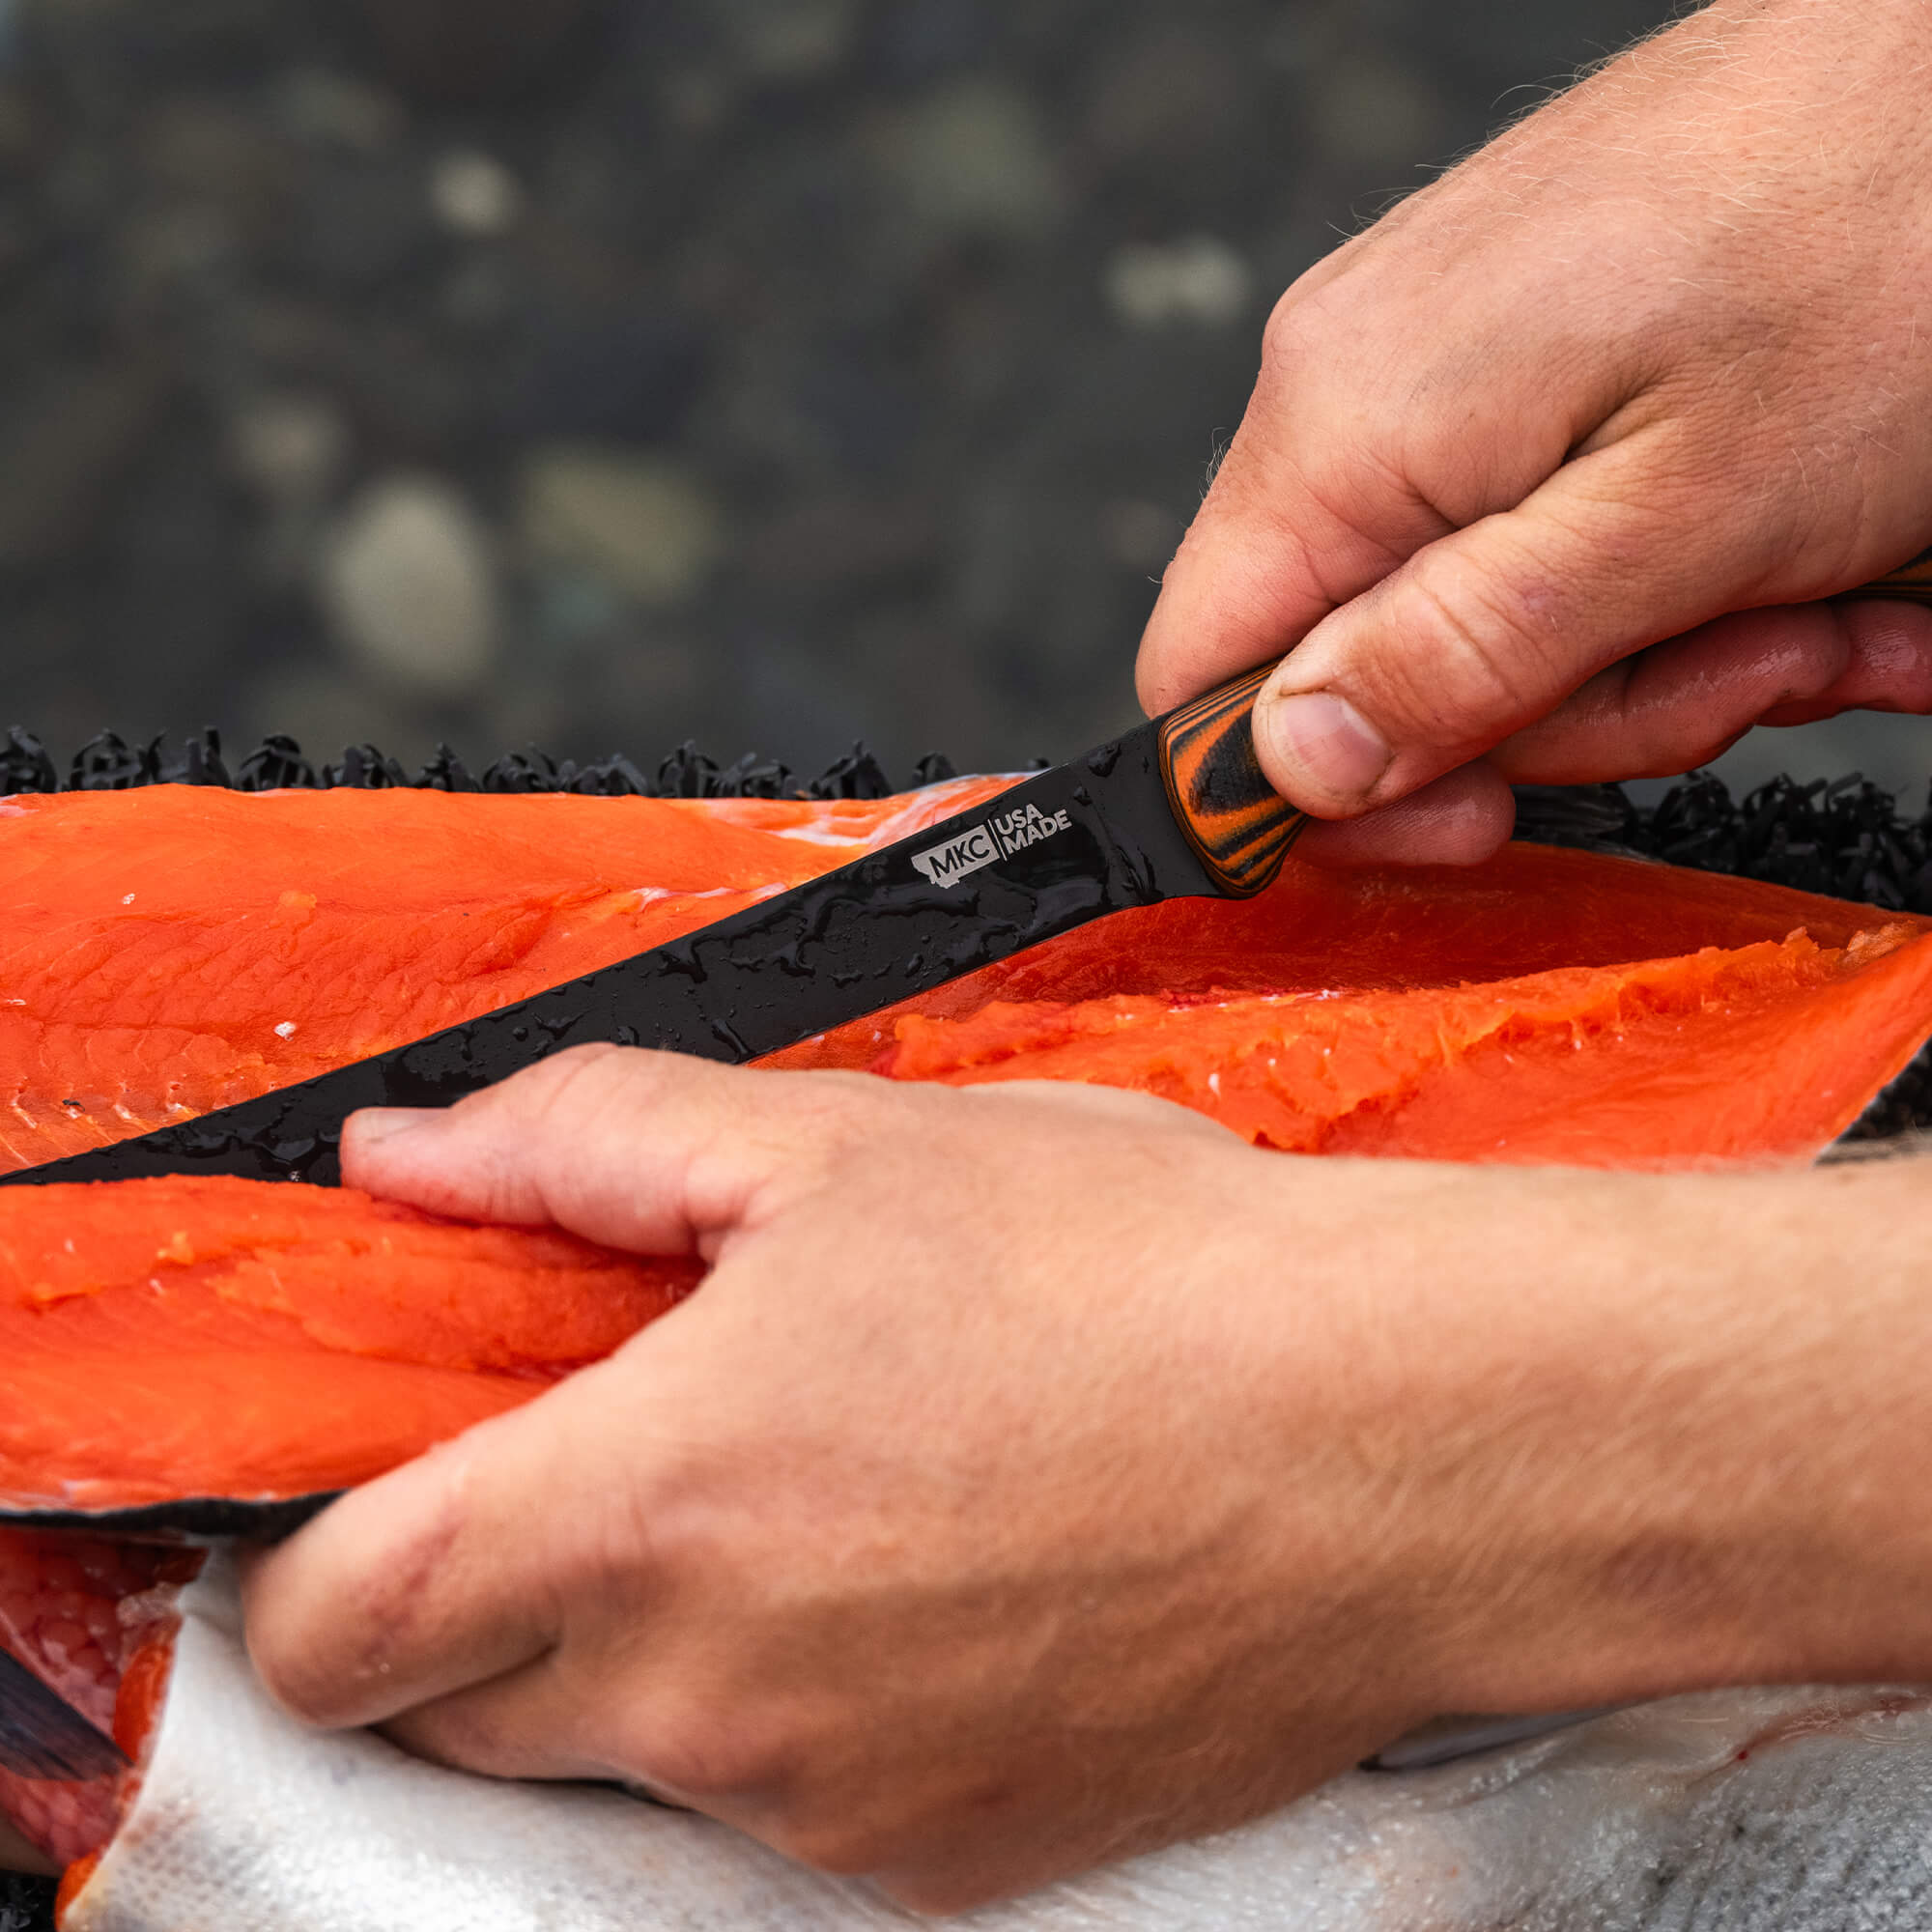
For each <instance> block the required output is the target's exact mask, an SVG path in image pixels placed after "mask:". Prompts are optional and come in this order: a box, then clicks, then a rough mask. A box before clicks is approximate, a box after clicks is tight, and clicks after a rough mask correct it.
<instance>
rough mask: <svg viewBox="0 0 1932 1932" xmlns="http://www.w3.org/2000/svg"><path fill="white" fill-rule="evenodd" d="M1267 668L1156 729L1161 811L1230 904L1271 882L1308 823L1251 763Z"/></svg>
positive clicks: (1255, 763) (1202, 699)
mask: <svg viewBox="0 0 1932 1932" xmlns="http://www.w3.org/2000/svg"><path fill="white" fill-rule="evenodd" d="M1273 674H1274V666H1273V665H1264V666H1263V667H1262V668H1261V669H1259V670H1251V671H1249V672H1248V673H1247V674H1246V675H1245V676H1243V677H1237V678H1236V679H1235V680H1234V682H1233V683H1231V684H1224V685H1221V686H1219V687H1217V688H1216V689H1215V690H1213V691H1210V692H1208V695H1207V696H1205V697H1197V698H1196V699H1195V700H1194V702H1193V703H1192V704H1183V705H1182V706H1181V707H1180V709H1179V711H1170V712H1169V713H1168V714H1167V716H1166V717H1165V718H1163V719H1162V720H1161V721H1160V728H1159V733H1158V740H1159V746H1160V777H1161V782H1162V783H1163V784H1164V785H1165V786H1166V787H1167V806H1168V810H1170V811H1172V812H1173V813H1174V822H1175V823H1176V824H1177V825H1178V826H1179V827H1180V830H1181V833H1182V834H1183V836H1184V837H1185V838H1186V839H1187V842H1188V843H1189V844H1190V845H1191V846H1193V848H1194V852H1195V856H1196V857H1197V858H1198V859H1199V860H1200V861H1201V863H1202V864H1203V865H1204V866H1206V867H1208V875H1209V876H1210V877H1211V878H1212V879H1213V881H1214V883H1215V885H1216V887H1218V888H1219V890H1220V891H1221V892H1223V893H1225V894H1226V895H1228V897H1230V898H1234V899H1245V898H1252V897H1253V896H1254V895H1255V894H1257V893H1258V892H1260V891H1261V890H1262V888H1263V887H1264V886H1266V885H1268V884H1270V883H1271V882H1272V881H1273V878H1274V875H1275V874H1276V873H1277V872H1279V871H1280V870H1281V862H1282V861H1283V860H1284V859H1285V858H1287V856H1288V848H1289V847H1290V846H1291V845H1293V843H1294V841H1295V839H1296V838H1297V837H1299V835H1300V832H1301V828H1302V827H1303V826H1304V825H1306V824H1307V823H1308V814H1307V813H1306V812H1305V811H1297V810H1295V809H1294V807H1293V806H1292V805H1290V804H1289V803H1288V801H1287V800H1286V799H1284V798H1283V797H1282V796H1281V794H1280V793H1279V792H1278V791H1276V790H1275V788H1274V787H1273V785H1271V784H1269V783H1268V781H1267V779H1266V778H1265V776H1264V774H1263V772H1262V766H1261V760H1260V759H1259V758H1257V757H1256V756H1255V731H1254V724H1255V698H1256V696H1257V695H1258V694H1259V693H1260V691H1261V688H1262V686H1263V685H1264V684H1265V683H1266V682H1267V681H1268V679H1269V678H1270V677H1271V676H1272V675H1273Z"/></svg>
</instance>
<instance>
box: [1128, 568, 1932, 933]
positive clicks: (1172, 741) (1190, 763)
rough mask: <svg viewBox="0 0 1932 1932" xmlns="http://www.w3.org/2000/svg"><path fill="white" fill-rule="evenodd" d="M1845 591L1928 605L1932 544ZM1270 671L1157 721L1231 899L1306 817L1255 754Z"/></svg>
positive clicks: (1270, 869)
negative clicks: (1259, 703)
mask: <svg viewBox="0 0 1932 1932" xmlns="http://www.w3.org/2000/svg"><path fill="white" fill-rule="evenodd" d="M1847 595H1849V596H1853V597H1896V598H1901V599H1904V600H1905V601H1907V602H1910V603H1914V604H1932V550H1928V551H1924V552H1921V553H1920V554H1919V555H1918V556H1916V557H1914V558H1913V559H1912V561H1911V562H1910V563H1908V564H1905V565H1904V566H1902V567H1901V568H1900V569H1898V570H1894V571H1891V572H1890V573H1889V574H1888V575H1887V576H1884V577H1879V578H1874V579H1873V580H1872V582H1869V583H1865V584H1861V586H1860V587H1859V588H1858V589H1856V590H1853V591H1850V592H1848V593H1847ZM1273 671H1274V666H1273V665H1264V666H1263V667H1262V668H1261V669H1260V670H1251V671H1249V672H1248V673H1247V675H1246V676H1244V677H1237V678H1236V679H1235V681H1234V682H1233V683H1232V684H1224V685H1222V686H1221V687H1220V688H1219V689H1218V690H1216V691H1210V692H1209V693H1208V695H1207V696H1205V697H1197V698H1196V699H1195V700H1194V702H1193V703H1192V704H1184V705H1182V706H1181V708H1180V709H1179V711H1170V712H1169V713H1168V714H1167V716H1166V717H1165V718H1163V719H1162V720H1161V721H1160V775H1161V781H1162V782H1163V783H1164V784H1165V785H1166V787H1167V802H1168V806H1169V809H1170V810H1172V811H1173V813H1174V817H1175V822H1176V823H1177V824H1178V825H1179V827H1180V829H1181V831H1182V832H1183V833H1184V834H1185V835H1186V838H1187V842H1188V843H1189V844H1190V845H1191V846H1193V848H1194V850H1195V853H1196V855H1197V856H1198V857H1199V858H1200V860H1201V862H1202V863H1203V864H1204V865H1205V866H1206V867H1208V871H1209V872H1210V873H1211V874H1212V876H1213V878H1214V882H1215V883H1216V885H1218V886H1219V887H1220V889H1221V890H1222V891H1223V892H1224V893H1226V894H1227V895H1229V896H1230V897H1231V898H1241V899H1244V898H1251V897H1252V896H1253V895H1255V894H1256V893H1258V892H1260V891H1261V890H1262V888H1263V887H1264V886H1266V885H1268V884H1269V883H1270V882H1271V881H1272V880H1273V878H1274V875H1275V874H1276V873H1277V872H1279V871H1280V870H1281V862H1282V861H1283V860H1284V859H1285V858H1286V857H1287V856H1288V848H1289V847H1290V846H1291V845H1293V843H1294V841H1295V839H1296V838H1297V837H1298V836H1299V835H1300V832H1301V828H1302V827H1303V826H1304V825H1306V824H1307V823H1308V815H1307V813H1306V812H1301V811H1297V810H1295V809H1294V808H1293V806H1292V805H1290V804H1288V802H1287V801H1286V800H1284V799H1283V798H1282V797H1281V796H1280V795H1279V794H1278V793H1277V792H1276V791H1275V789H1274V787H1273V786H1272V785H1271V784H1269V783H1268V781H1267V780H1266V779H1265V778H1264V776H1263V775H1262V767H1261V760H1260V759H1259V758H1257V757H1256V756H1255V734H1254V716H1255V699H1256V697H1257V696H1259V695H1260V693H1261V688H1262V686H1263V685H1264V684H1265V683H1266V682H1267V681H1268V678H1269V677H1270V675H1271V674H1272V673H1273Z"/></svg>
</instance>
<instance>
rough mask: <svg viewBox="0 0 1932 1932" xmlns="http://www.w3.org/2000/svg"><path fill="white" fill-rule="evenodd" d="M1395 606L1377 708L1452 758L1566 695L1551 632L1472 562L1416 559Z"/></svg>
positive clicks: (1425, 554) (1426, 554) (1449, 557)
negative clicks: (1391, 643) (1450, 753)
mask: <svg viewBox="0 0 1932 1932" xmlns="http://www.w3.org/2000/svg"><path fill="white" fill-rule="evenodd" d="M1399 599H1400V609H1399V614H1396V615H1395V617H1394V621H1393V622H1391V623H1390V624H1389V625H1388V627H1387V635H1388V636H1389V637H1390V638H1391V639H1394V640H1395V648H1394V649H1391V650H1386V651H1384V652H1383V653H1381V655H1380V658H1379V661H1378V671H1379V676H1378V678H1377V680H1376V682H1377V683H1378V685H1380V686H1381V689H1380V690H1379V691H1378V693H1377V698H1378V709H1379V710H1380V711H1381V712H1382V714H1383V715H1384V716H1387V715H1388V713H1389V711H1391V710H1393V711H1395V712H1396V713H1397V714H1399V718H1400V722H1401V723H1402V724H1403V725H1406V726H1408V727H1409V728H1410V729H1411V730H1414V731H1417V732H1419V733H1421V734H1422V735H1423V736H1424V737H1425V738H1426V739H1428V740H1429V741H1430V742H1432V743H1435V744H1438V745H1440V746H1441V747H1442V748H1443V749H1445V750H1451V749H1458V748H1461V747H1463V746H1464V745H1468V744H1472V743H1476V742H1478V741H1482V740H1487V739H1491V738H1494V737H1498V736H1500V735H1501V734H1502V733H1503V732H1505V731H1507V730H1509V729H1511V728H1512V727H1514V726H1515V725H1520V724H1523V723H1526V722H1527V721H1528V720H1529V719H1530V718H1532V717H1534V716H1535V715H1536V714H1537V713H1538V712H1539V711H1540V710H1541V709H1543V708H1544V707H1545V705H1547V704H1548V702H1550V701H1551V700H1552V699H1554V698H1555V697H1557V696H1561V695H1562V694H1563V692H1564V690H1565V689H1566V688H1567V685H1566V681H1565V679H1564V676H1563V674H1562V669H1561V668H1560V663H1559V659H1560V646H1559V644H1558V643H1557V641H1556V638H1557V632H1556V629H1555V627H1553V626H1552V627H1545V626H1544V625H1541V624H1539V623H1538V622H1537V620H1536V617H1535V615H1534V613H1533V611H1531V610H1530V609H1528V608H1526V607H1525V604H1524V602H1523V600H1522V599H1521V598H1520V596H1518V595H1515V594H1512V592H1511V591H1510V590H1509V588H1508V587H1507V586H1505V585H1504V584H1502V583H1501V582H1497V581H1496V580H1495V578H1494V577H1493V575H1492V572H1491V571H1489V570H1488V569H1485V568H1483V567H1481V566H1479V565H1477V564H1476V563H1474V562H1473V561H1472V560H1471V559H1469V558H1467V557H1465V556H1460V555H1447V554H1442V555H1435V556H1432V555H1431V554H1430V553H1429V552H1426V551H1425V552H1423V553H1422V554H1420V555H1418V556H1417V557H1416V558H1415V560H1414V561H1413V563H1411V565H1410V566H1409V568H1408V569H1407V571H1406V572H1405V573H1404V576H1403V580H1402V582H1401V586H1400V591H1399ZM1580 670H1581V668H1578V675H1580Z"/></svg>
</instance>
